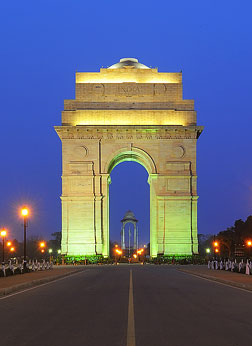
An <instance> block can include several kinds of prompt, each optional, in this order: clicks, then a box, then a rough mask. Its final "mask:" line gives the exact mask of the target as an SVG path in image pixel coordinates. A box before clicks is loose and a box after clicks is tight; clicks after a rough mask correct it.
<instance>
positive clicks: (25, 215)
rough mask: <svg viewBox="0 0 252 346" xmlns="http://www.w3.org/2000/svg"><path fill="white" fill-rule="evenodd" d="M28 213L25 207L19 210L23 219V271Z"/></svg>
mask: <svg viewBox="0 0 252 346" xmlns="http://www.w3.org/2000/svg"><path fill="white" fill-rule="evenodd" d="M28 213H29V211H28V209H27V208H26V207H23V208H22V209H21V214H22V216H23V217H24V270H25V269H26V229H27V217H28Z"/></svg>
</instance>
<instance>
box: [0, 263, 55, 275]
mask: <svg viewBox="0 0 252 346" xmlns="http://www.w3.org/2000/svg"><path fill="white" fill-rule="evenodd" d="M18 268H19V269H20V272H21V273H23V272H24V262H23V263H19V264H18V263H16V264H12V262H11V261H9V263H8V264H2V268H1V270H2V271H3V273H4V276H6V270H7V269H10V270H11V271H12V273H13V275H14V274H15V270H16V269H18ZM26 268H27V269H29V270H31V271H34V272H35V271H38V270H49V269H52V268H53V264H52V263H50V262H48V261H47V262H46V261H45V260H43V261H42V262H39V261H38V260H35V261H34V260H33V261H29V262H27V263H26Z"/></svg>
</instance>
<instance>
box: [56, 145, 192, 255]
mask: <svg viewBox="0 0 252 346" xmlns="http://www.w3.org/2000/svg"><path fill="white" fill-rule="evenodd" d="M123 161H136V162H138V163H140V164H141V165H143V166H144V167H145V168H146V170H147V172H148V173H149V179H148V182H149V185H150V256H151V258H157V257H158V256H159V255H161V254H162V256H168V257H169V256H170V257H173V256H175V257H177V256H182V257H183V258H184V257H185V256H192V255H194V254H197V253H198V239H197V196H193V195H192V193H191V192H190V191H191V188H190V186H191V185H190V184H192V177H191V176H190V175H178V176H177V175H174V174H173V175H168V174H167V175H166V174H158V173H153V172H156V168H155V166H154V163H153V161H152V160H151V159H150V158H149V157H148V154H147V153H146V152H143V151H142V150H140V149H137V148H134V150H132V151H121V152H119V153H118V154H116V155H114V157H113V159H111V160H110V161H109V163H108V165H107V166H105V171H106V172H108V173H107V174H103V175H101V176H97V177H96V176H93V175H91V173H90V175H83V176H81V177H78V176H71V177H70V178H69V177H67V179H68V180H66V182H67V184H69V189H72V190H74V189H76V190H75V191H76V196H71V197H70V196H67V197H62V249H61V250H62V254H64V255H66V256H67V258H79V259H80V260H81V261H83V260H85V258H86V256H90V258H100V257H97V256H103V257H108V256H109V182H110V175H109V174H110V173H111V171H112V170H113V168H114V167H115V166H116V165H118V164H119V163H120V162H123ZM173 164H174V163H171V164H169V165H173ZM175 164H177V163H175ZM168 168H169V169H171V168H172V167H170V166H169V167H168ZM174 169H175V171H174V172H176V169H177V168H176V166H175V168H174ZM96 178H97V181H96V186H97V185H98V183H99V184H101V186H102V194H100V195H97V194H95V193H94V191H93V189H92V186H93V185H92V184H93V181H94V180H95V179H96ZM63 182H64V179H63ZM195 183H196V181H195ZM79 186H80V187H79ZM82 186H84V187H85V189H89V190H88V191H89V193H88V194H86V195H83V196H82V195H78V191H79V189H80V188H82ZM83 191H84V190H83ZM85 191H86V190H85ZM174 191H175V192H176V191H178V193H175V192H174Z"/></svg>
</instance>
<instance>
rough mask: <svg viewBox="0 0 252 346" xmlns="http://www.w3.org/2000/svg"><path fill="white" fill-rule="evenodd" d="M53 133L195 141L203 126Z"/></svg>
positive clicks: (111, 127)
mask: <svg viewBox="0 0 252 346" xmlns="http://www.w3.org/2000/svg"><path fill="white" fill-rule="evenodd" d="M54 128H55V131H56V132H57V134H58V136H59V137H60V138H61V140H62V139H96V140H101V139H106V140H114V139H116V140H166V139H197V138H198V137H199V136H200V134H201V132H202V131H203V126H177V125H176V126H175V125H156V126H153V125H151V126H147V125H146V126H145V125H144V126H143V125H141V126H137V125H122V126H119V125H118V126H114V125H106V126H101V125H99V126H97V125H95V126H92V125H87V126H86V125H85V126H84V125H83V126H67V125H64V126H55V127H54Z"/></svg>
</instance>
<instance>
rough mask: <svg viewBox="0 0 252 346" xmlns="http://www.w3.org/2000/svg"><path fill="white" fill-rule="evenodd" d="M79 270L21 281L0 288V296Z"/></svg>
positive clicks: (78, 270)
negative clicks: (20, 282)
mask: <svg viewBox="0 0 252 346" xmlns="http://www.w3.org/2000/svg"><path fill="white" fill-rule="evenodd" d="M80 271H82V269H77V270H74V271H72V272H70V273H65V274H62V275H55V276H50V277H46V278H43V279H37V280H32V281H28V282H23V283H22V284H18V285H14V286H10V287H5V288H1V289H0V297H3V296H7V295H8V294H10V293H15V292H18V291H22V290H23V289H26V288H30V287H35V286H39V285H41V284H44V283H47V282H50V281H56V280H57V279H60V278H63V277H66V276H70V275H73V274H75V273H77V272H80Z"/></svg>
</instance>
